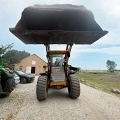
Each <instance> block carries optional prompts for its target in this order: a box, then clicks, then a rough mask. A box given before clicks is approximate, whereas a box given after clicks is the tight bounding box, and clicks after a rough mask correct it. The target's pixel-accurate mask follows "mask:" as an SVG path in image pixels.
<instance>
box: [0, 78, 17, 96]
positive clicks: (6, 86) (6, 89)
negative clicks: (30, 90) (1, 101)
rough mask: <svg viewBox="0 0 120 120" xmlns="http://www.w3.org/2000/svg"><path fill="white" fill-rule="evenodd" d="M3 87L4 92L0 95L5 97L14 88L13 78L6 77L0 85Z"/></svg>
mask: <svg viewBox="0 0 120 120" xmlns="http://www.w3.org/2000/svg"><path fill="white" fill-rule="evenodd" d="M2 88H3V92H6V93H5V94H1V95H0V97H2V98H3V97H6V96H9V94H10V93H11V92H12V91H13V89H14V88H15V80H14V78H8V79H7V80H6V82H5V84H4V86H2Z"/></svg>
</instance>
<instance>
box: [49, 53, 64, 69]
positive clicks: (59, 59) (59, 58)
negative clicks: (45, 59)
mask: <svg viewBox="0 0 120 120" xmlns="http://www.w3.org/2000/svg"><path fill="white" fill-rule="evenodd" d="M50 60H51V66H56V67H57V66H62V65H63V55H59V54H57V55H50Z"/></svg>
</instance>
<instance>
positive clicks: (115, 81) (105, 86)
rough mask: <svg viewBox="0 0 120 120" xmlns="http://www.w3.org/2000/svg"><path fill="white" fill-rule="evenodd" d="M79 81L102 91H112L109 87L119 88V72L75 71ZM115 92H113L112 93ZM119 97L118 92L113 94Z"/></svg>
mask: <svg viewBox="0 0 120 120" xmlns="http://www.w3.org/2000/svg"><path fill="white" fill-rule="evenodd" d="M77 76H78V78H79V80H80V82H81V83H83V84H86V85H88V86H91V87H93V88H96V89H100V90H102V91H105V92H108V93H112V92H111V89H112V88H116V89H119V90H120V74H118V73H105V72H103V73H97V72H96V73H89V72H84V73H77ZM112 94H115V93H112ZM115 95H117V96H119V97H120V94H115Z"/></svg>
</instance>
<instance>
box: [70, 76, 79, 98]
mask: <svg viewBox="0 0 120 120" xmlns="http://www.w3.org/2000/svg"><path fill="white" fill-rule="evenodd" d="M68 92H69V97H71V98H73V99H76V98H78V97H79V96H80V82H79V80H78V78H77V77H76V76H75V75H74V74H70V75H69V86H68Z"/></svg>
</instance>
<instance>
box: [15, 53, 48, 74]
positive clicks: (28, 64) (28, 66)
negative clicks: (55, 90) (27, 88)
mask: <svg viewBox="0 0 120 120" xmlns="http://www.w3.org/2000/svg"><path fill="white" fill-rule="evenodd" d="M43 66H47V63H46V62H45V61H44V60H43V59H41V58H40V57H39V56H37V55H36V54H33V55H30V56H28V57H26V58H24V59H23V60H21V61H20V62H19V63H17V64H16V65H15V68H14V69H15V70H21V71H23V72H25V73H28V74H29V73H31V74H40V73H43V72H45V70H44V68H43Z"/></svg>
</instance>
